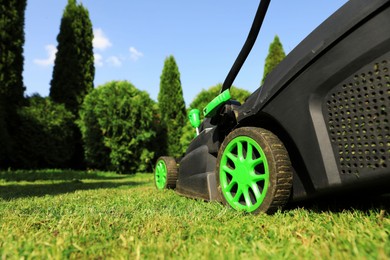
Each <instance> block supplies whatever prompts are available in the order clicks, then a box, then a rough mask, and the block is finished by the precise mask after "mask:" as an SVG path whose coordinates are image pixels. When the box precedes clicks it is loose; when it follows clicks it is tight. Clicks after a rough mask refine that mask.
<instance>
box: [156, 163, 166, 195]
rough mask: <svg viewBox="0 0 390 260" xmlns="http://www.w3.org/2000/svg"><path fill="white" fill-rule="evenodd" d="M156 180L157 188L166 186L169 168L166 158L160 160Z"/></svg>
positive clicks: (160, 188)
mask: <svg viewBox="0 0 390 260" xmlns="http://www.w3.org/2000/svg"><path fill="white" fill-rule="evenodd" d="M154 174H155V181H156V186H157V189H159V190H162V189H164V188H165V187H166V184H167V176H168V170H167V166H166V164H165V162H164V160H159V161H158V162H157V165H156V170H155V173H154Z"/></svg>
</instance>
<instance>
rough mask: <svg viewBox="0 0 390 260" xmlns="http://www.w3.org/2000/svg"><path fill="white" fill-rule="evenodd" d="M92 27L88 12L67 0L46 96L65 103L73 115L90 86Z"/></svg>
mask: <svg viewBox="0 0 390 260" xmlns="http://www.w3.org/2000/svg"><path fill="white" fill-rule="evenodd" d="M92 40H93V31H92V23H91V20H90V18H89V13H88V10H87V9H86V8H84V6H83V5H82V4H77V3H76V0H68V4H67V6H66V8H65V10H64V13H63V16H62V19H61V25H60V32H59V34H58V36H57V41H58V46H57V54H56V59H55V63H54V69H53V78H52V80H51V88H50V97H51V98H52V99H53V100H54V101H55V102H58V103H63V104H65V107H66V108H67V109H69V110H70V111H71V112H72V113H73V114H74V115H76V116H78V110H79V107H80V105H81V104H82V102H83V100H84V97H85V95H86V94H88V93H89V92H90V91H91V90H92V89H93V80H94V77H95V67H94V57H93V46H92Z"/></svg>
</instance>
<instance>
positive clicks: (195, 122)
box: [188, 108, 200, 135]
mask: <svg viewBox="0 0 390 260" xmlns="http://www.w3.org/2000/svg"><path fill="white" fill-rule="evenodd" d="M188 117H189V119H190V123H191V125H192V127H194V128H195V129H196V135H199V126H200V111H199V109H196V108H195V109H192V110H191V111H190V113H189V114H188Z"/></svg>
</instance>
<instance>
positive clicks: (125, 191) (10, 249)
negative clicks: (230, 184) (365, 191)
mask: <svg viewBox="0 0 390 260" xmlns="http://www.w3.org/2000/svg"><path fill="white" fill-rule="evenodd" d="M389 204H390V203H389V197H376V198H373V199H370V200H367V201H360V202H356V201H350V202H349V203H339V204H337V205H334V202H332V201H328V202H321V203H319V204H314V205H295V206H290V207H289V208H288V209H287V210H284V211H281V212H277V213H276V214H275V215H272V216H269V215H265V214H261V215H258V216H253V215H250V214H245V213H242V212H235V211H233V210H231V209H229V208H227V207H225V206H223V205H221V204H219V203H214V202H212V203H207V202H203V201H199V200H193V199H187V198H184V197H180V196H178V195H176V194H175V192H174V191H171V190H167V191H162V192H161V191H158V190H156V189H155V188H154V185H153V175H152V174H136V175H116V174H114V173H103V172H76V171H58V170H56V171H54V170H53V171H48V170H46V171H35V172H34V171H17V172H12V171H6V172H0V256H1V257H0V258H1V259H23V258H24V259H64V258H70V259H86V258H87V259H171V258H173V259H319V258H322V259H389V258H390V219H389V211H390V205H389ZM351 205H352V207H351Z"/></svg>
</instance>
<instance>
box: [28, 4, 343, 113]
mask: <svg viewBox="0 0 390 260" xmlns="http://www.w3.org/2000/svg"><path fill="white" fill-rule="evenodd" d="M27 2H28V3H27V9H26V21H25V32H26V35H25V37H26V39H25V40H26V41H25V47H24V56H25V64H24V75H23V76H24V84H25V86H26V88H27V90H26V94H28V95H31V94H33V93H39V94H41V95H42V96H47V95H48V94H49V88H50V85H49V84H50V80H51V77H52V71H53V60H54V57H55V51H56V46H57V40H56V37H57V35H58V33H59V26H60V21H61V16H62V13H63V10H64V8H65V6H66V4H67V0H54V1H53V0H29V1H27ZM346 2H347V0H326V1H325V0H321V1H313V0H297V1H286V0H273V1H271V4H270V7H269V9H268V13H267V17H266V19H265V21H264V24H263V27H262V30H261V32H260V35H259V38H258V40H257V42H256V44H255V46H254V48H253V50H252V52H251V54H250V55H249V57H248V59H247V61H246V63H245V65H244V67H243V68H242V70H241V72H240V74H239V75H238V77H237V79H236V81H235V82H234V85H235V86H237V87H240V88H244V89H247V90H249V91H251V92H253V91H254V90H256V89H257V88H258V87H259V82H260V81H261V78H262V75H263V67H264V60H265V57H266V55H267V53H268V47H269V44H270V43H271V42H272V40H273V38H274V36H275V35H278V36H279V38H280V40H281V42H282V44H283V47H284V50H285V52H286V53H289V52H290V51H291V50H292V49H293V48H294V47H295V46H296V45H297V44H298V43H299V42H300V41H301V40H303V39H304V38H305V37H306V36H307V34H309V33H310V32H311V31H312V30H313V29H315V28H316V27H317V26H318V25H319V24H320V23H321V22H322V21H324V20H325V19H326V18H327V17H328V16H329V15H330V14H332V13H333V12H334V11H336V10H337V9H338V8H339V7H341V6H342V5H343V4H344V3H346ZM258 3H259V0H244V1H243V0H240V1H239V0H235V1H233V0H225V1H222V0H212V1H210V0H197V1H183V0H165V1H156V0H154V1H152V0H139V1H133V0H112V1H108V0H83V1H82V4H83V5H84V6H85V7H86V8H87V9H88V10H89V14H90V18H91V21H92V24H93V28H94V34H95V39H94V53H95V68H96V74H95V86H99V85H102V84H104V83H106V82H108V81H111V80H128V81H130V82H131V83H133V84H134V85H135V86H136V87H137V88H139V89H141V90H146V91H147V92H148V93H149V94H150V96H151V98H153V99H154V100H157V95H158V91H159V84H160V76H161V72H162V68H163V65H164V60H165V58H166V57H168V56H169V55H173V56H174V57H175V59H176V62H177V64H178V67H179V71H180V73H181V82H182V87H183V95H184V99H185V102H186V105H187V106H188V105H189V104H190V103H191V102H192V100H193V99H194V97H195V96H196V94H198V93H199V92H200V91H201V90H202V89H207V88H209V87H211V86H214V85H216V84H218V83H222V82H223V80H224V79H225V77H226V75H227V73H228V71H229V70H230V67H231V66H232V64H233V62H234V60H235V58H236V56H237V54H238V53H239V51H240V49H241V47H242V45H243V43H244V41H245V39H246V36H247V34H248V31H249V28H250V26H251V23H252V20H253V17H254V14H255V12H256V9H257V6H258Z"/></svg>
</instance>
